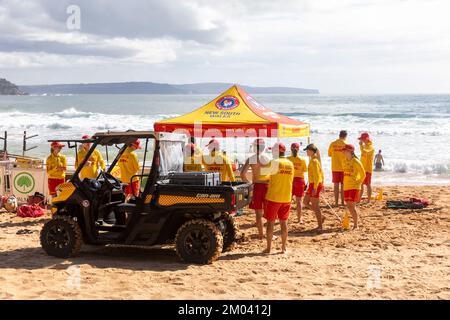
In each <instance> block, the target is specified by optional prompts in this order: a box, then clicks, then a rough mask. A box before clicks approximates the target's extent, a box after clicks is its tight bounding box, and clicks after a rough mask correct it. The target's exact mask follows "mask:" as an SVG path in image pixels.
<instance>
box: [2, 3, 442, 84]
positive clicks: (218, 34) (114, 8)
mask: <svg viewBox="0 0 450 320" xmlns="http://www.w3.org/2000/svg"><path fill="white" fill-rule="evenodd" d="M72 4H75V5H78V6H79V7H80V9H81V29H80V30H75V31H73V30H68V29H67V26H66V19H67V17H68V14H67V12H66V9H67V7H68V5H72ZM449 9H450V5H449V2H447V1H445V0H427V1H425V0H340V1H333V0H284V1H273V0H246V1H241V0H223V1H208V0H186V1H175V0H147V1H145V0H141V1H138V0H127V1H123V0H122V1H119V0H108V1H106V0H96V1H88V0H58V1H51V0H35V1H32V0H2V1H1V2H0V30H2V32H1V33H0V66H1V67H2V68H6V71H7V74H8V75H12V79H13V80H14V77H16V79H17V80H16V82H22V83H30V82H35V83H39V82H42V81H41V80H40V79H41V77H42V76H46V77H48V78H50V79H55V80H54V81H56V82H68V80H69V79H68V78H67V74H66V73H63V72H61V70H64V68H65V69H66V70H71V77H73V78H70V79H75V80H76V81H79V82H84V81H88V80H89V81H94V80H95V81H112V80H114V81H126V80H151V81H167V82H203V81H234V82H241V83H247V84H254V85H290V86H305V87H317V88H319V89H321V90H322V91H323V92H326V91H334V92H335V91H336V90H335V89H336V88H338V90H337V91H345V90H346V87H347V88H348V89H349V90H350V89H351V90H361V91H364V86H365V84H367V83H376V84H377V86H379V85H380V84H383V83H386V85H385V86H381V87H380V88H384V90H398V91H405V90H407V87H408V86H410V88H412V87H420V86H421V85H422V86H423V87H426V88H431V89H433V88H438V87H439V88H443V86H444V85H443V84H448V83H449V77H450V75H449V74H448V72H447V73H446V72H445V70H448V69H450V23H449V20H448V18H447V15H448V12H449ZM33 68H40V71H39V77H37V75H36V72H35V71H34V70H33ZM161 70H164V72H161ZM401 72H403V74H404V75H405V76H404V79H403V81H400V79H401V78H402V77H401V74H402V73H401ZM83 75H85V76H83ZM87 75H89V77H88V76H87ZM433 78H434V79H436V81H434V82H433V81H430V79H433ZM393 79H396V80H395V82H393V81H394V80H393ZM422 79H426V83H425V80H422ZM380 90H383V89H380Z"/></svg>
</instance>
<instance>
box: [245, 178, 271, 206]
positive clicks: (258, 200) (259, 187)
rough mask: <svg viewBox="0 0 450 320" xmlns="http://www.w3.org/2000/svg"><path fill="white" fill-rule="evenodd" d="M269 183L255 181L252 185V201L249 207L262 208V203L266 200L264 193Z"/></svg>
mask: <svg viewBox="0 0 450 320" xmlns="http://www.w3.org/2000/svg"><path fill="white" fill-rule="evenodd" d="M268 187H269V184H267V183H255V184H254V185H253V197H252V202H250V204H249V206H248V207H249V208H250V209H253V210H261V209H264V203H265V202H266V193H267V188H268Z"/></svg>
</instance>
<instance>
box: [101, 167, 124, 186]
mask: <svg viewBox="0 0 450 320" xmlns="http://www.w3.org/2000/svg"><path fill="white" fill-rule="evenodd" d="M100 175H101V176H102V177H103V179H104V180H105V183H106V184H107V185H108V186H109V187H110V188H111V189H122V182H120V180H119V179H117V178H116V177H114V176H113V175H112V174H111V173H108V172H106V171H102V172H101V173H100ZM111 180H112V181H113V182H111Z"/></svg>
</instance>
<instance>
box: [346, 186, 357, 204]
mask: <svg viewBox="0 0 450 320" xmlns="http://www.w3.org/2000/svg"><path fill="white" fill-rule="evenodd" d="M344 200H345V201H346V202H349V201H350V202H359V190H358V189H351V190H344Z"/></svg>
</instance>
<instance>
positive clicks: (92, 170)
mask: <svg viewBox="0 0 450 320" xmlns="http://www.w3.org/2000/svg"><path fill="white" fill-rule="evenodd" d="M87 153H88V150H86V149H84V148H82V149H80V150H78V153H77V159H76V161H75V168H78V166H79V165H80V164H81V163H82V162H83V160H84V158H85V157H86V155H87ZM88 161H90V162H91V165H90V166H89V165H87V164H86V165H85V166H84V168H83V169H81V171H80V179H81V180H83V179H86V178H87V179H95V178H97V175H98V169H99V168H101V169H102V170H105V168H106V164H105V160H103V157H102V154H101V153H100V151H98V150H97V149H96V150H94V152H92V154H91V156H90V157H89V160H88Z"/></svg>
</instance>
